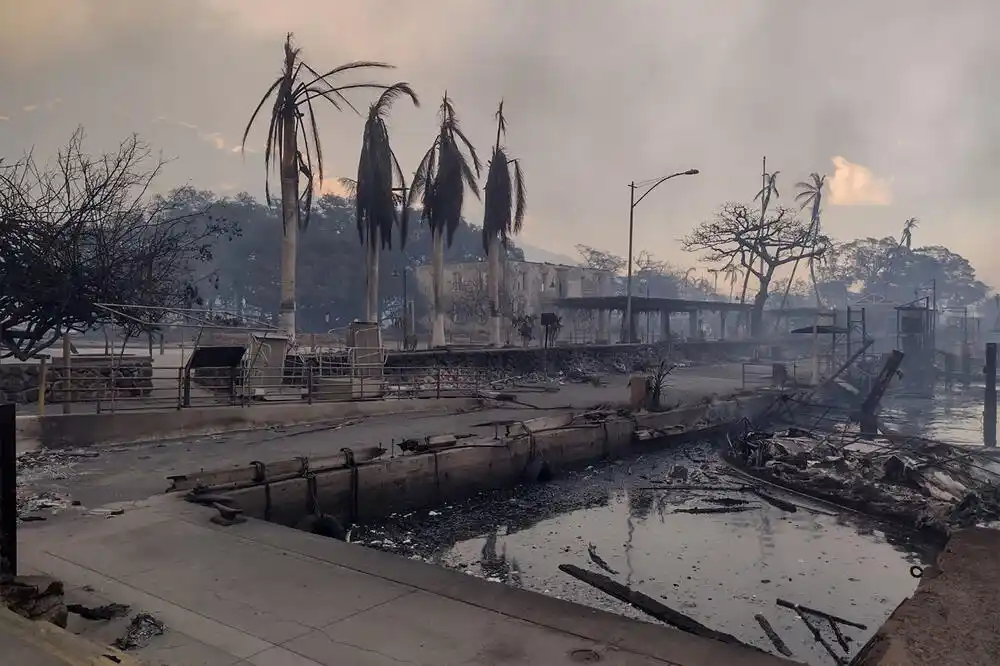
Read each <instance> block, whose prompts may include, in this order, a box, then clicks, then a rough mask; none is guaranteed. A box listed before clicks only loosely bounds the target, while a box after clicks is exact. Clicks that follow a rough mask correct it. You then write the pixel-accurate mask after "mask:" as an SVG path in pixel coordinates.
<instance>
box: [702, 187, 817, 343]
mask: <svg viewBox="0 0 1000 666" xmlns="http://www.w3.org/2000/svg"><path fill="white" fill-rule="evenodd" d="M828 244H829V240H828V239H827V238H826V237H825V236H822V235H818V234H815V233H813V230H812V228H811V225H809V224H806V223H804V222H802V221H801V220H800V219H798V218H797V217H796V216H795V212H794V211H793V210H791V209H789V208H784V207H780V206H779V207H777V208H775V209H774V212H773V213H771V214H769V215H765V217H764V218H763V223H761V215H760V212H759V211H755V210H753V209H751V208H750V207H749V206H747V205H745V204H741V203H727V204H725V205H724V206H723V207H722V208H721V209H720V210H719V212H718V213H717V214H716V215H715V219H713V220H710V221H707V222H703V223H702V224H700V225H699V226H698V227H697V228H695V230H694V231H692V232H691V233H690V234H688V235H687V236H685V237H684V240H683V247H684V249H685V250H687V251H688V252H704V253H705V256H704V257H703V259H702V260H703V261H705V262H710V263H715V264H720V263H721V264H723V267H722V268H721V269H720V270H726V269H729V268H730V267H733V266H738V267H739V268H740V270H741V271H746V272H747V273H749V274H750V275H753V276H754V277H755V278H757V281H758V284H759V288H758V290H757V295H756V296H754V302H753V310H752V312H751V320H750V329H751V333H752V334H753V335H760V334H761V333H762V322H763V313H764V304H765V303H766V302H767V296H768V292H769V290H770V286H771V281H772V280H773V279H774V273H775V271H777V269H778V268H779V267H781V266H784V265H785V264H789V263H793V262H796V261H803V260H809V259H812V258H816V257H820V256H822V255H823V253H824V252H825V251H826V247H827V245H828Z"/></svg>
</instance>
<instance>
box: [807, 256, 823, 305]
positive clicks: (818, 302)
mask: <svg viewBox="0 0 1000 666" xmlns="http://www.w3.org/2000/svg"><path fill="white" fill-rule="evenodd" d="M809 277H810V278H811V279H812V283H813V293H815V294H816V307H817V308H821V307H823V299H822V298H820V295H819V283H818V282H816V262H815V261H814V260H813V259H811V258H810V259H809Z"/></svg>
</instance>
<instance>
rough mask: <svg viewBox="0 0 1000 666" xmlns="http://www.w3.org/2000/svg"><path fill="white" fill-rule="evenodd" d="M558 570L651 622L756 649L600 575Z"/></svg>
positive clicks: (563, 566) (572, 567)
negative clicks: (626, 605) (655, 621)
mask: <svg viewBox="0 0 1000 666" xmlns="http://www.w3.org/2000/svg"><path fill="white" fill-rule="evenodd" d="M559 570H560V571H562V572H563V573H566V574H569V575H570V576H572V577H573V578H576V579H577V580H579V581H582V582H584V583H586V584H587V585H590V586H592V587H595V588H597V589H598V590H600V591H601V592H604V593H605V594H607V595H609V596H612V597H614V598H615V599H618V600H619V601H621V602H624V603H626V604H629V605H630V606H632V607H633V608H636V609H638V610H640V611H642V612H643V613H646V614H647V615H649V616H650V617H652V618H655V619H657V620H659V621H660V622H663V623H664V624H667V625H670V626H671V627H674V628H675V629H680V630H681V631H686V632H688V633H689V634H694V635H696V636H701V637H702V638H711V639H713V640H717V641H722V642H723V643H730V644H734V645H742V646H744V647H749V648H750V649H752V650H757V649H758V648H755V647H753V646H750V645H747V644H746V643H744V642H743V641H741V640H740V639H738V638H736V637H735V636H731V635H729V634H727V633H725V632H722V631H716V630H715V629H710V628H709V627H706V626H705V625H703V624H702V623H700V622H698V621H697V620H695V619H694V618H691V617H688V616H687V615H684V614H683V613H681V612H679V611H676V610H674V609H673V608H670V607H669V606H667V605H665V604H663V603H661V602H660V601H657V600H656V599H654V598H652V597H650V596H648V595H646V594H643V593H642V592H638V591H636V590H633V589H632V588H630V587H628V586H626V585H622V584H621V583H619V582H617V581H615V580H612V579H611V578H610V577H608V576H605V575H604V574H599V573H597V572H594V571H587V570H586V569H583V568H581V567H578V566H576V565H575V564H560V565H559Z"/></svg>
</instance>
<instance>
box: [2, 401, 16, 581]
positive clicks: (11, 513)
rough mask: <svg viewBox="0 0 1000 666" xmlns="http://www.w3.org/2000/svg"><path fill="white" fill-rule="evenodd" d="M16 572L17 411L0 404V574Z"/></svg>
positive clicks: (10, 404) (10, 406)
mask: <svg viewBox="0 0 1000 666" xmlns="http://www.w3.org/2000/svg"><path fill="white" fill-rule="evenodd" d="M16 575H17V412H16V407H15V406H14V404H13V403H7V404H3V405H0V577H4V578H6V577H7V576H16Z"/></svg>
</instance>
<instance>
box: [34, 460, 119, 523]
mask: <svg viewBox="0 0 1000 666" xmlns="http://www.w3.org/2000/svg"><path fill="white" fill-rule="evenodd" d="M98 455H99V454H98V453H97V452H96V451H86V450H53V449H37V450H34V451H25V452H24V453H21V454H20V455H18V456H17V514H18V519H19V520H20V521H23V522H26V521H31V520H41V519H42V517H41V516H40V515H38V514H42V513H55V512H58V511H62V510H64V509H66V508H68V507H69V506H71V505H72V504H73V502H72V501H71V500H70V499H69V498H68V497H66V496H65V495H63V494H62V493H59V492H57V491H55V490H51V489H41V488H40V487H39V486H40V485H41V484H43V483H44V482H49V481H61V480H65V479H69V478H71V477H72V476H74V475H75V473H76V472H75V471H74V468H75V466H76V465H77V464H78V463H79V462H80V461H81V460H85V459H90V458H96V457H97V456H98Z"/></svg>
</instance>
